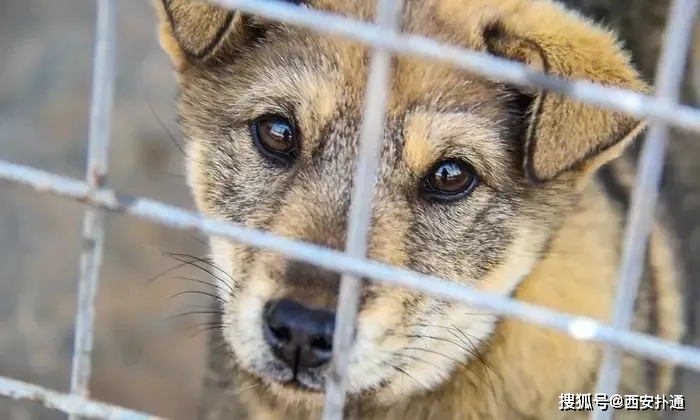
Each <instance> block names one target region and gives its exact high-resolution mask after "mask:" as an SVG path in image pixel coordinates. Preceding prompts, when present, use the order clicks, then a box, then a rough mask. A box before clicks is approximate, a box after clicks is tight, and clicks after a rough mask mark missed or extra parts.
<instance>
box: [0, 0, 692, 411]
mask: <svg viewBox="0 0 700 420" xmlns="http://www.w3.org/2000/svg"><path fill="white" fill-rule="evenodd" d="M118 9H119V14H118V42H117V44H118V47H119V48H118V72H117V82H116V96H115V108H114V119H113V124H112V133H113V137H112V146H111V159H110V175H109V184H110V186H111V187H113V188H115V189H117V190H118V191H120V192H124V193H127V194H132V195H143V196H147V197H150V198H154V199H157V200H162V201H164V202H166V203H170V204H174V205H180V206H184V207H186V208H192V204H191V200H190V198H189V196H188V194H187V190H186V188H185V181H184V177H183V168H182V164H181V163H182V154H181V152H180V151H179V149H178V148H177V146H176V144H175V143H176V142H177V141H178V139H179V136H178V135H177V129H176V126H175V122H174V116H175V113H174V96H175V86H174V78H173V75H172V70H171V67H170V63H169V61H168V59H167V57H166V56H165V55H164V54H163V53H162V52H161V51H160V49H159V47H158V45H157V41H156V36H155V35H156V30H155V26H154V20H153V19H154V17H153V11H152V9H151V6H150V3H149V2H148V1H145V0H128V1H121V2H119V3H118ZM94 18H95V2H94V1H92V0H2V1H0V158H2V159H7V160H10V161H14V162H17V163H21V164H26V165H31V166H34V167H37V168H40V169H44V170H48V171H52V172H57V173H59V174H61V175H65V176H70V177H75V178H79V179H82V178H83V177H84V171H85V156H86V147H85V146H86V141H87V132H88V115H89V112H88V111H89V99H90V88H91V86H90V83H91V71H92V55H93V34H94V32H93V31H94V20H95V19H94ZM171 133H172V134H171ZM671 149H672V150H671V155H670V157H669V162H671V163H672V166H673V167H674V169H673V171H672V172H670V173H669V174H667V176H666V180H667V183H668V185H667V186H666V187H664V194H666V195H667V196H668V197H670V200H671V202H672V204H673V206H672V208H673V210H672V213H673V215H674V216H675V219H674V220H675V221H676V227H677V228H678V229H679V231H681V232H682V233H683V252H684V255H686V256H687V257H688V266H689V270H690V272H691V276H690V277H691V278H694V277H697V273H700V269H699V267H698V261H696V259H698V260H700V258H693V257H694V256H700V230H698V229H697V227H698V226H697V225H698V221H699V220H700V215H699V214H698V210H700V198H698V197H700V194H697V190H698V185H700V176H698V175H700V162H698V160H699V159H698V157H700V146H699V145H698V141H697V139H695V138H693V139H689V138H686V137H683V136H680V137H679V138H678V140H674V143H673V144H672V145H671ZM82 217H83V207H82V206H81V205H80V204H78V203H75V202H72V201H70V200H67V199H63V198H57V197H54V196H52V195H45V194H38V193H36V192H34V191H32V190H30V189H29V188H25V187H20V186H16V185H14V184H12V183H9V182H6V181H0V267H2V270H0V375H2V376H10V377H13V378H16V379H20V380H23V381H28V382H34V383H38V384H40V385H42V386H46V387H50V388H53V389H57V390H60V391H68V384H69V372H70V362H71V355H72V347H73V322H74V314H75V303H76V302H75V296H76V290H77V289H76V285H77V278H78V269H79V247H80V231H81V223H82ZM106 226H107V228H106V249H105V254H104V263H103V267H102V282H101V286H100V290H99V297H98V304H97V307H98V311H97V326H96V337H95V340H96V341H95V350H94V360H93V372H94V376H93V380H92V384H91V390H92V396H93V397H94V398H96V399H99V400H103V401H107V402H110V403H115V404H119V405H122V406H125V407H128V408H133V409H137V410H144V411H148V412H151V413H153V414H156V415H159V416H163V417H167V418H170V419H173V420H180V419H182V420H191V419H194V418H196V414H195V407H196V400H197V397H198V395H199V387H200V382H201V375H202V372H203V366H204V360H205V353H204V344H205V340H206V333H202V334H196V332H197V329H196V328H195V329H191V328H189V329H188V327H189V326H192V325H195V324H201V322H202V321H201V319H199V320H198V319H196V318H193V317H181V318H175V319H167V317H169V316H170V315H173V314H177V313H182V312H185V311H187V310H188V309H189V310H192V308H188V307H187V305H188V304H191V303H193V300H192V299H184V300H183V299H171V297H172V296H173V295H175V294H176V293H178V292H181V291H183V290H192V289H199V288H200V287H197V286H196V285H193V284H192V283H191V282H187V281H186V280H183V279H180V278H176V277H188V276H193V275H196V273H192V272H191V270H190V272H188V270H187V269H180V270H178V271H177V272H175V273H171V275H166V276H160V277H159V278H158V279H157V280H155V281H153V282H151V281H149V280H150V279H152V278H154V277H155V276H158V274H159V273H161V272H162V271H163V270H165V269H168V268H171V267H174V266H175V265H177V264H178V261H176V260H175V259H174V258H173V257H172V256H169V255H167V253H173V252H174V253H188V254H194V255H204V246H203V245H202V243H201V240H199V239H197V238H194V237H192V236H189V235H188V234H186V233H184V232H180V231H175V230H169V229H167V228H164V227H161V226H159V225H156V224H150V223H145V222H142V221H139V220H138V219H135V218H127V217H125V216H120V215H115V214H107V222H106ZM693 273H695V274H696V275H695V276H693V275H692V274H693ZM198 274H199V277H200V278H201V277H202V275H201V273H198ZM692 283H693V282H691V285H690V286H689V288H688V291H687V293H686V295H687V297H688V299H689V301H690V302H691V303H692V311H690V313H689V319H690V320H692V322H691V324H692V325H691V329H693V328H694V319H695V307H696V306H697V295H696V294H695V291H694V290H695V289H694V288H693V287H691V286H692ZM195 310H196V309H195ZM694 337H695V335H694V333H693V332H692V331H691V334H690V338H689V340H690V341H691V342H694V340H695V339H694ZM680 382H681V383H682V388H681V391H682V392H683V394H685V395H686V403H687V405H688V411H686V412H685V413H680V415H678V416H677V418H683V419H696V418H698V413H700V408H698V406H697V404H698V398H697V397H698V396H700V393H699V392H698V390H699V388H698V386H697V382H698V380H697V375H684V376H683V377H682V378H681V381H680ZM562 391H563V392H565V390H562ZM62 418H65V416H64V415H62V414H60V413H57V412H54V411H49V410H46V409H44V408H42V407H39V406H38V405H36V404H32V403H25V402H16V401H12V400H9V399H5V398H2V397H0V419H10V420H29V419H41V420H50V419H62Z"/></svg>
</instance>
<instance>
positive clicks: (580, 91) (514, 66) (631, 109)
mask: <svg viewBox="0 0 700 420" xmlns="http://www.w3.org/2000/svg"><path fill="white" fill-rule="evenodd" d="M209 1H211V2H213V3H216V4H219V5H221V6H224V7H227V8H230V9H236V10H240V11H243V12H246V13H252V14H256V15H260V16H263V17H265V18H268V19H272V20H277V21H283V22H286V23H290V24H293V25H297V26H301V27H305V28H308V29H312V30H315V31H318V32H320V33H324V34H326V35H334V36H339V37H342V38H346V39H350V40H354V41H357V42H361V43H364V44H368V45H371V46H374V47H380V48H383V49H386V50H387V51H391V52H393V53H395V54H401V55H412V56H418V57H423V58H426V59H432V60H438V61H442V62H446V63H451V64H453V65H455V66H457V67H460V68H463V69H466V70H469V71H472V72H474V73H476V74H479V75H481V76H484V77H489V78H491V79H494V80H500V81H503V82H509V83H513V84H516V85H520V86H535V87H538V88H541V89H545V90H549V91H554V92H559V93H564V94H566V95H568V96H569V97H570V98H572V99H576V100H579V101H581V102H585V103H588V104H590V105H595V106H597V107H600V108H604V109H609V110H615V111H619V112H623V113H626V114H628V115H632V116H635V117H637V118H648V119H651V120H659V121H663V122H666V123H667V124H670V125H673V126H677V127H681V128H685V129H688V130H692V131H696V132H699V133H700V110H697V109H695V108H693V107H689V106H678V105H674V104H669V103H667V102H665V101H660V100H659V99H658V98H655V97H654V96H651V95H644V94H641V93H636V92H632V91H629V90H625V89H620V88H613V87H606V86H602V85H600V84H597V83H593V82H590V81H585V80H566V79H562V78H559V77H554V76H548V75H545V74H544V73H542V72H540V71H536V70H533V69H531V68H530V67H527V66H526V65H524V64H522V63H518V62H515V61H511V60H505V59H502V58H498V57H494V56H492V55H489V54H486V53H484V52H479V51H473V50H467V49H464V48H460V47H456V46H450V45H446V44H444V43H440V42H438V41H436V40H433V39H431V38H428V37H424V36H419V35H409V34H400V35H399V34H397V33H394V32H392V31H390V30H387V29H382V28H380V27H379V26H377V25H376V24H373V23H365V22H361V21H358V20H353V19H348V18H345V17H342V16H340V15H336V14H331V13H326V12H321V11H316V10H310V9H306V8H301V7H298V6H294V5H293V4H290V3H287V2H281V1H275V0H209Z"/></svg>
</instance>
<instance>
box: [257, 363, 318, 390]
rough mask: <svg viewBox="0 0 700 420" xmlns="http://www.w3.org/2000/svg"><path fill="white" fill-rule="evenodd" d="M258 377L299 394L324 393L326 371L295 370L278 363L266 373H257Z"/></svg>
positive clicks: (273, 364) (271, 366) (265, 371)
mask: <svg viewBox="0 0 700 420" xmlns="http://www.w3.org/2000/svg"><path fill="white" fill-rule="evenodd" d="M256 376H258V377H260V379H262V380H263V381H266V382H268V383H272V384H275V385H278V386H280V387H281V388H282V389H286V390H289V391H297V392H300V391H301V392H310V393H322V392H323V390H324V387H325V382H326V373H325V369H322V368H319V369H313V370H299V369H296V370H293V369H291V368H289V367H286V366H280V365H279V364H277V363H272V364H271V365H270V366H269V367H268V368H267V369H264V371H262V372H257V373H256Z"/></svg>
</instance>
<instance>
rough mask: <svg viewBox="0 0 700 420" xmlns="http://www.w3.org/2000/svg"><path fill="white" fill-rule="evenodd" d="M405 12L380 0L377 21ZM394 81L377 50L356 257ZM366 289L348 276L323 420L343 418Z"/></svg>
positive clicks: (351, 237)
mask: <svg viewBox="0 0 700 420" xmlns="http://www.w3.org/2000/svg"><path fill="white" fill-rule="evenodd" d="M402 10H403V0H379V3H378V6H377V22H378V23H379V25H380V26H382V27H384V28H387V29H389V30H392V31H394V32H396V31H398V30H399V26H400V23H401V19H399V17H400V14H401V12H402ZM390 84H391V53H389V52H387V51H386V50H383V49H376V50H374V51H373V54H372V58H371V61H370V66H369V72H368V76H367V86H366V88H365V97H364V109H363V112H362V128H361V132H360V146H359V153H358V159H357V160H358V161H357V168H356V172H355V176H354V188H353V193H352V200H351V202H350V216H349V218H348V219H349V223H348V238H347V243H346V247H345V248H346V249H345V252H346V253H347V254H348V255H350V256H355V257H365V256H366V255H367V241H368V238H369V234H370V228H371V221H372V198H373V197H374V185H375V183H376V179H377V168H378V166H379V158H380V151H381V144H382V137H383V135H384V124H385V122H386V121H385V119H386V112H387V102H388V100H389V87H390ZM361 292H362V279H361V278H360V277H358V276H356V275H353V274H344V275H343V276H342V278H341V281H340V293H339V294H338V308H337V318H336V325H335V334H334V335H333V359H332V361H331V365H330V372H329V374H328V375H327V378H328V380H327V383H326V390H325V391H326V393H325V402H324V404H323V412H322V416H321V418H322V419H323V420H342V418H343V407H344V405H345V395H346V393H347V371H348V362H349V359H350V350H351V348H352V341H353V335H354V334H353V332H354V331H355V322H356V319H357V310H358V307H359V302H360V294H361Z"/></svg>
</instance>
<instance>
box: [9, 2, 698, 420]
mask: <svg viewBox="0 0 700 420" xmlns="http://www.w3.org/2000/svg"><path fill="white" fill-rule="evenodd" d="M211 1H213V2H214V3H217V4H219V5H221V6H223V7H227V8H230V9H236V10H239V11H242V12H246V13H252V14H257V15H260V16H264V17H266V18H269V19H273V20H279V21H285V22H287V23H290V24H295V25H299V26H303V27H306V28H309V29H312V30H315V31H318V32H320V33H323V34H326V35H334V36H340V37H344V38H346V39H350V40H354V41H357V42H361V43H363V44H366V45H369V46H371V47H372V48H374V53H373V56H372V60H371V64H370V69H369V73H368V75H367V78H368V79H367V90H366V96H365V97H366V98H369V99H368V100H366V103H365V110H364V114H363V115H365V116H366V117H365V118H364V119H363V123H362V129H361V140H360V153H359V158H358V159H359V160H358V166H357V172H356V174H355V179H356V182H355V189H354V192H353V197H352V204H351V210H350V216H349V219H350V220H349V237H348V240H347V243H346V251H345V252H339V251H335V250H331V249H328V248H323V247H319V246H316V245H313V244H310V243H304V242H298V241H293V240H290V239H286V238H283V237H280V236H276V235H273V234H271V233H267V232H262V231H258V230H253V229H249V228H245V227H242V226H240V225H236V224H232V223H227V222H221V221H215V220H212V219H207V218H205V217H203V216H201V215H199V214H197V213H194V212H191V211H187V210H184V209H182V208H178V207H174V206H170V205H167V204H164V203H161V202H157V201H154V200H150V199H148V198H142V197H130V196H124V195H121V194H119V193H117V192H115V191H112V190H110V189H107V188H106V187H105V181H106V176H107V172H108V169H107V161H108V152H109V143H110V141H109V140H110V139H109V138H110V122H111V118H110V116H111V110H112V104H113V92H114V75H115V50H116V48H115V45H116V24H115V13H116V10H115V9H116V0H97V6H98V8H97V32H96V39H95V51H94V70H93V93H92V100H91V108H90V133H89V147H88V164H87V176H86V179H85V180H84V181H80V180H76V179H72V178H67V177H63V176H59V175H56V174H53V173H49V172H45V171H42V170H38V169H35V168H32V167H29V166H24V165H19V164H15V163H12V162H8V161H3V160H0V179H5V180H9V181H13V182H16V183H18V184H23V185H26V186H30V187H33V188H34V189H36V190H37V191H41V192H48V193H52V194H56V195H59V196H64V197H68V198H72V199H74V200H78V201H80V202H83V203H85V204H87V205H88V207H87V208H86V211H85V216H84V222H83V238H84V244H83V245H84V246H83V253H82V255H81V260H80V279H79V288H78V310H77V315H76V322H75V324H76V335H75V352H74V357H73V365H72V372H71V389H70V393H69V394H64V393H59V392H56V391H53V390H50V389H47V388H44V387H40V386H37V385H33V384H29V383H25V382H22V381H18V380H14V379H11V378H6V377H0V395H3V396H7V397H10V398H14V399H21V400H31V401H37V402H39V403H41V404H43V405H44V406H46V407H48V408H53V409H57V410H60V411H62V412H64V413H67V414H68V415H69V416H70V417H71V418H78V417H91V418H99V419H120V420H121V419H124V420H127V419H128V420H141V419H156V418H157V417H155V416H152V415H149V414H147V413H140V412H136V411H132V410H128V409H125V408H121V407H117V406H114V405H110V404H105V403H100V402H96V401H93V400H90V399H89V390H88V383H89V379H90V371H91V369H90V368H91V352H92V346H93V326H94V312H95V296H96V294H97V290H98V285H99V271H100V264H101V260H102V248H103V240H104V227H103V212H104V211H113V212H120V213H124V214H128V215H131V216H135V217H138V218H142V219H145V220H149V221H152V222H156V223H160V224H163V225H166V226H169V227H173V228H178V229H185V230H191V231H196V232H199V233H203V234H207V235H216V236H220V237H223V238H227V239H230V240H233V241H238V242H241V243H245V244H247V245H250V246H254V247H258V248H262V249H266V250H269V251H273V252H277V253H278V254H280V255H283V256H285V257H287V258H291V259H296V260H300V261H304V262H308V263H311V264H315V265H317V266H320V267H323V268H326V269H329V270H335V271H338V272H341V273H342V274H343V277H342V281H341V290H340V298H339V305H338V320H337V328H336V332H335V336H334V341H333V349H334V354H333V358H332V362H331V375H329V378H330V379H329V381H328V383H327V388H326V395H325V404H324V410H323V419H324V420H335V419H342V416H343V406H344V401H345V393H346V390H345V386H346V384H345V373H346V370H347V353H348V352H347V351H346V350H347V348H348V347H349V346H350V344H351V333H352V327H353V325H354V323H355V318H356V313H357V307H358V299H359V285H360V281H359V279H360V278H361V277H367V278H371V279H373V280H374V281H379V282H387V283H392V284H394V285H398V286H403V287H408V288H412V289H414V290H417V291H422V292H425V293H430V294H434V295H437V296H441V297H445V298H449V299H455V300H460V301H463V302H467V303H470V304H472V305H475V306H478V307H481V308H484V309H489V310H491V311H493V312H495V313H497V314H500V315H502V316H509V317H518V318H520V319H521V320H523V321H526V322H531V323H534V324H537V325H539V326H542V327H546V328H552V329H555V330H558V331H562V332H565V333H567V334H569V335H570V336H572V337H573V338H575V339H578V340H590V341H596V342H600V343H604V344H605V345H606V347H605V352H604V354H603V361H602V363H601V367H600V374H599V379H598V384H597V387H596V392H597V393H606V394H612V393H614V392H615V389H616V388H617V385H618V383H619V377H620V366H621V354H622V352H623V351H626V352H630V353H632V354H635V355H637V356H640V357H644V358H648V359H651V360H656V361H667V362H670V363H672V364H676V365H681V366H684V367H687V368H690V369H692V370H695V371H700V350H698V349H695V348H693V347H689V346H684V345H679V344H676V343H671V342H667V341H663V340H660V339H658V338H656V337H652V336H649V335H645V334H640V333H636V332H633V331H631V330H629V328H630V322H631V316H632V310H633V302H634V298H635V296H636V293H637V288H638V284H639V279H640V277H641V271H642V261H643V258H644V252H645V248H646V244H647V237H648V234H649V231H650V227H651V221H652V217H653V213H654V203H655V202H656V200H657V196H658V188H659V184H660V178H661V169H662V166H663V159H664V152H665V148H666V143H667V137H668V127H669V125H672V126H676V127H681V128H686V129H690V130H693V131H695V132H699V133H700V111H698V110H696V109H694V108H692V107H688V106H681V105H679V90H680V81H681V77H682V74H683V73H682V72H683V69H684V67H685V59H686V55H687V49H688V46H689V43H690V39H691V36H690V35H691V29H692V24H693V21H694V19H695V16H696V11H697V6H698V1H697V0H674V1H673V2H672V4H671V9H670V13H669V19H668V22H667V23H666V28H667V30H666V34H665V38H664V45H663V50H662V54H661V57H660V60H659V64H658V71H657V74H658V76H657V81H656V97H652V96H647V95H642V94H638V93H635V92H631V91H625V90H621V89H614V88H609V87H603V86H600V85H596V84H593V83H590V82H587V81H571V80H563V79H558V78H554V77H552V76H547V75H545V74H542V73H539V72H536V71H534V70H531V69H529V68H528V67H526V66H524V65H522V64H519V63H515V62H511V61H507V60H504V59H500V58H495V57H493V56H490V55H486V54H485V53H480V52H476V51H469V50H465V49H460V48H456V47H452V46H448V45H443V44H440V43H438V42H437V41H434V40H431V39H429V38H425V37H420V36H416V35H408V34H401V33H400V32H398V30H397V28H398V26H399V25H398V22H399V16H400V12H401V10H402V4H403V1H402V0H380V1H379V5H378V9H377V21H376V23H375V24H371V23H365V22H360V21H354V20H350V19H347V18H344V17H342V16H335V15H330V14H327V13H322V12H318V11H313V10H309V9H302V8H298V7H294V6H293V5H290V4H286V3H284V2H278V1H274V0H211ZM393 54H404V55H413V56H417V57H422V58H427V59H434V60H440V61H443V62H446V63H451V64H453V65H455V66H458V67H461V68H464V69H467V70H471V71H473V72H475V73H477V74H480V75H483V76H488V77H490V78H492V79H495V80H499V81H503V82H510V83H513V84H516V85H521V86H534V87H537V88H542V89H546V90H549V91H555V92H560V93H564V94H567V95H569V96H570V97H572V98H574V99H578V100H580V101H582V102H585V103H588V104H590V105H595V106H598V107H601V108H606V109H610V110H617V111H620V112H624V113H627V114H629V115H632V116H635V117H639V118H648V119H649V120H650V121H651V125H650V128H649V130H648V132H647V135H646V141H645V142H644V146H643V149H642V153H641V157H640V163H639V170H638V174H637V177H636V181H635V183H636V184H635V188H634V190H633V194H632V201H631V206H630V210H629V220H628V224H627V226H626V228H625V236H624V245H623V252H622V263H621V267H620V279H619V284H618V291H617V295H616V300H615V305H614V308H613V319H612V325H611V326H609V325H605V324H603V323H600V322H598V321H596V320H593V319H589V318H583V317H575V316H571V315H567V314H562V313H558V312H555V311H552V310H549V309H547V308H544V307H538V306H534V305H531V304H527V303H524V302H519V301H517V300H513V299H510V298H505V297H500V296H496V295H492V294H489V293H486V292H481V291H478V290H476V289H472V288H470V287H467V286H461V285H457V284H454V283H451V282H448V281H446V280H442V279H437V278H433V277H431V276H427V275H423V274H420V273H417V272H413V271H409V270H406V269H402V268H398V267H392V266H389V265H386V264H382V263H378V262H375V261H370V260H368V259H367V258H365V252H366V238H367V232H368V226H369V220H370V205H369V204H370V202H371V200H372V194H373V187H374V175H375V172H376V168H377V164H378V155H379V139H380V138H381V135H382V131H383V127H384V115H385V111H386V109H385V108H386V102H387V96H388V86H389V82H390V61H391V56H392V55H393ZM611 416H612V410H606V411H602V410H595V411H594V412H593V413H592V414H591V417H592V419H595V420H604V419H607V418H610V417H611Z"/></svg>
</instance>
